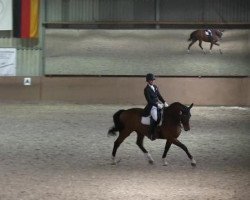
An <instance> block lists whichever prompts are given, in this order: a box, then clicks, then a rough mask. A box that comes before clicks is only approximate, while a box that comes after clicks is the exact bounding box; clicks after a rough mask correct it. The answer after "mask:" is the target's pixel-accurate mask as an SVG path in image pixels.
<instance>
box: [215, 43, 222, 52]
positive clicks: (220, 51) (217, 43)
mask: <svg viewBox="0 0 250 200" xmlns="http://www.w3.org/2000/svg"><path fill="white" fill-rule="evenodd" d="M214 45H217V46H220V44H219V43H217V42H215V43H214ZM219 51H220V54H222V51H221V48H220V49H219Z"/></svg>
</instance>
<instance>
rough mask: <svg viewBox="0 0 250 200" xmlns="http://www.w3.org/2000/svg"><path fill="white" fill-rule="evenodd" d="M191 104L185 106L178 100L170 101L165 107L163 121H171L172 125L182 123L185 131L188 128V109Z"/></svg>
mask: <svg viewBox="0 0 250 200" xmlns="http://www.w3.org/2000/svg"><path fill="white" fill-rule="evenodd" d="M192 107H193V104H191V105H190V106H188V107H187V106H185V105H183V104H181V103H179V102H175V103H172V104H171V105H170V106H169V107H166V109H165V112H164V116H163V120H164V123H167V121H168V123H170V124H171V123H172V125H174V126H175V125H176V126H179V125H180V124H182V126H183V128H184V130H185V131H189V130H190V125H189V120H190V117H191V113H190V110H191V108H192Z"/></svg>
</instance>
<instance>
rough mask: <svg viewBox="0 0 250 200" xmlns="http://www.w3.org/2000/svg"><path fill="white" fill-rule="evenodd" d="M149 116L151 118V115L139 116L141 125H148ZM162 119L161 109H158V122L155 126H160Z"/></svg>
mask: <svg viewBox="0 0 250 200" xmlns="http://www.w3.org/2000/svg"><path fill="white" fill-rule="evenodd" d="M150 118H151V115H149V116H146V117H144V116H142V117H141V123H142V124H143V125H150ZM162 119H163V109H162V110H161V111H160V122H159V123H158V125H157V126H161V124H162Z"/></svg>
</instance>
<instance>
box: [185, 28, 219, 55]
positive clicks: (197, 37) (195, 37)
mask: <svg viewBox="0 0 250 200" xmlns="http://www.w3.org/2000/svg"><path fill="white" fill-rule="evenodd" d="M205 31H206V30H202V29H201V30H196V31H193V32H192V33H191V34H190V37H189V39H188V41H191V43H190V44H189V45H188V52H189V51H190V47H191V46H192V45H193V44H194V43H195V42H196V41H199V46H200V48H201V49H202V51H203V52H204V53H205V51H204V49H203V47H202V41H204V42H210V53H211V52H212V48H213V45H217V46H220V44H218V41H219V40H220V39H221V38H222V35H223V30H217V29H211V32H212V37H211V36H209V35H206V33H205ZM220 53H222V51H221V49H220Z"/></svg>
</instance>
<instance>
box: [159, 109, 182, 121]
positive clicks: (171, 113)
mask: <svg viewBox="0 0 250 200" xmlns="http://www.w3.org/2000/svg"><path fill="white" fill-rule="evenodd" d="M180 111H181V106H177V107H173V108H167V110H165V112H164V115H163V116H164V117H163V123H164V122H165V123H168V122H170V123H175V124H179V123H180V118H179V113H180Z"/></svg>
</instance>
